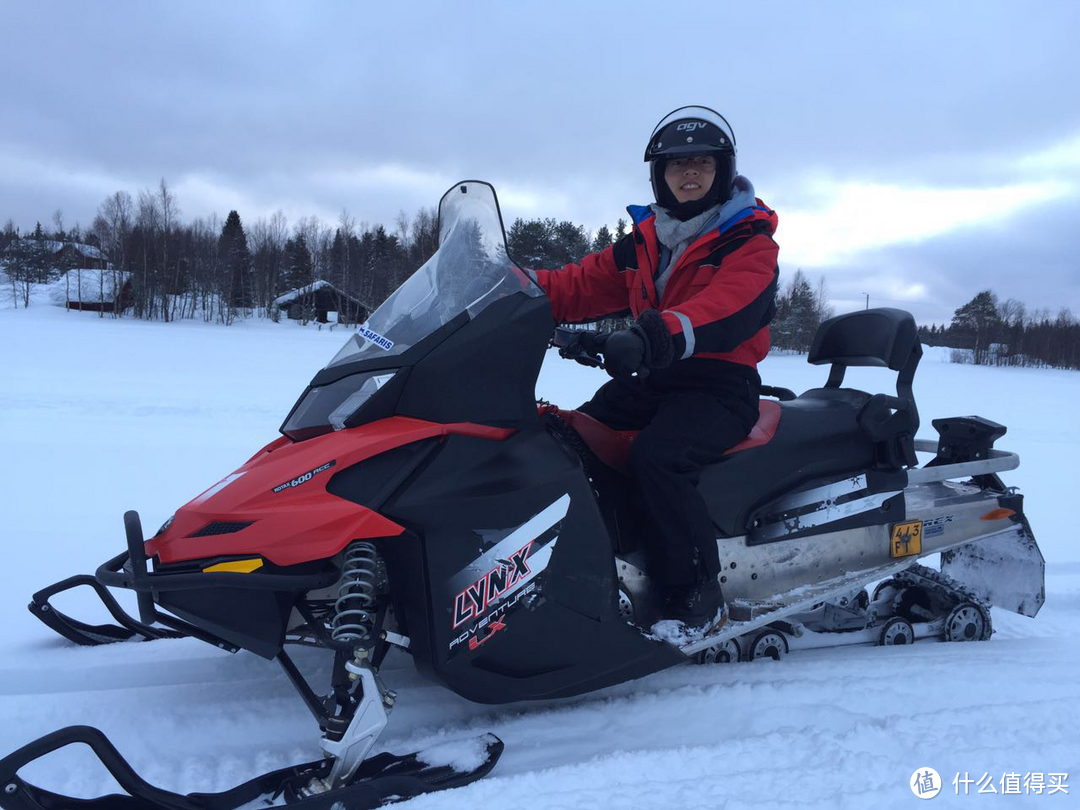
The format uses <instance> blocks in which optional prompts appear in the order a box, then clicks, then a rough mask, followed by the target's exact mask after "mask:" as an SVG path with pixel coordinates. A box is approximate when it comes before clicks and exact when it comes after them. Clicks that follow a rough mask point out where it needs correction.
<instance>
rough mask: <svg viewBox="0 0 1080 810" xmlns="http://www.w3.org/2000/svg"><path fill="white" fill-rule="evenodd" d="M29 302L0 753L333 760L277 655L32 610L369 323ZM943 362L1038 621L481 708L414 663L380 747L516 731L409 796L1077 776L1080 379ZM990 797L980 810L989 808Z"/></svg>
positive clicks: (897, 786)
mask: <svg viewBox="0 0 1080 810" xmlns="http://www.w3.org/2000/svg"><path fill="white" fill-rule="evenodd" d="M7 307H8V308H3V309H0V344H2V345H4V346H5V347H7V351H6V352H5V355H4V361H3V376H2V382H0V427H2V428H3V429H2V430H0V458H2V459H3V460H4V461H5V462H6V463H5V468H6V473H7V475H6V476H5V480H4V485H3V487H2V488H0V508H2V510H3V514H4V517H5V531H4V533H3V545H2V548H3V553H4V562H5V565H4V566H3V569H2V570H0V615H2V617H3V634H2V636H0V652H2V655H0V718H2V719H3V722H2V723H0V756H2V755H4V754H6V753H8V752H10V751H12V750H14V749H15V748H17V747H18V746H20V745H23V744H25V743H26V742H28V741H30V740H31V739H34V738H36V737H38V736H40V735H42V734H45V733H47V732H50V731H53V730H55V729H57V728H60V727H62V726H66V725H72V724H88V725H93V726H97V727H99V728H101V729H102V730H103V731H104V732H105V733H106V734H108V735H109V736H110V738H111V739H112V740H113V742H114V743H115V744H116V745H117V747H118V748H119V750H120V751H121V753H122V754H124V755H125V756H126V757H127V758H128V759H129V761H130V762H131V764H132V765H133V766H134V767H135V768H136V769H137V770H138V771H139V772H140V773H141V774H142V775H143V776H144V777H145V778H146V779H147V780H148V781H150V782H151V783H153V784H156V785H159V786H161V787H164V788H167V789H170V790H176V791H180V792H188V791H197V790H198V791H214V790H222V789H224V788H227V787H230V786H232V785H235V784H237V783H239V782H242V781H244V780H246V779H249V778H251V777H252V776H254V775H256V774H258V773H262V772H265V771H268V770H270V769H273V768H279V767H283V766H285V765H289V764H294V763H297V762H303V761H308V760H311V759H315V758H317V757H318V730H317V728H316V727H315V724H314V723H313V722H312V720H311V717H310V716H309V714H308V713H307V710H306V709H305V708H304V706H303V704H302V703H301V701H300V700H299V698H298V697H297V696H296V695H295V693H294V692H293V689H292V687H291V686H290V684H289V683H288V681H287V680H286V678H285V676H284V675H283V674H282V672H281V671H280V669H279V668H278V667H277V666H276V665H275V664H273V663H271V662H267V661H265V660H263V659H260V658H258V657H256V656H253V655H249V654H247V653H240V654H238V655H235V656H232V655H229V654H227V653H224V652H221V651H219V650H217V649H214V648H211V647H209V646H208V645H205V644H201V643H199V642H197V641H194V640H192V639H181V640H176V641H157V642H152V643H148V644H135V643H133V644H121V645H113V646H110V647H106V648H78V647H74V646H72V645H70V644H68V643H67V642H65V641H64V640H62V639H60V638H59V637H58V636H55V635H54V634H52V633H51V631H49V630H47V629H46V628H45V627H44V626H43V625H41V624H40V623H39V622H37V620H36V619H34V618H33V617H32V616H31V615H30V614H29V612H28V611H27V610H26V604H27V602H28V601H29V596H30V594H31V593H32V592H33V591H34V590H36V589H38V588H41V587H44V586H45V585H47V584H50V583H52V582H54V581H56V580H58V579H60V578H63V577H66V576H69V575H71V574H75V573H83V572H92V571H93V570H94V569H95V568H96V567H97V565H99V564H100V563H101V562H102V561H103V560H105V559H106V558H108V557H111V556H113V555H114V554H116V553H117V552H118V551H119V550H120V549H121V548H122V546H123V539H122V521H121V516H122V514H123V512H124V511H125V510H126V509H131V508H135V509H138V510H139V511H140V513H141V515H142V517H143V522H144V525H145V526H146V527H147V528H148V529H153V528H156V527H157V526H158V525H159V524H160V523H162V522H163V521H164V520H165V519H166V518H168V517H169V515H170V514H172V512H173V510H174V509H175V508H176V506H177V505H179V504H181V503H184V502H186V501H187V500H189V499H190V498H192V497H194V496H195V495H197V494H198V493H199V492H201V491H202V490H203V489H205V488H206V486H208V485H209V484H211V483H212V482H214V481H217V480H219V479H220V478H221V477H222V476H224V475H226V474H228V473H229V472H230V471H232V470H234V469H235V468H236V467H237V466H239V465H240V464H242V463H243V462H244V461H245V460H246V459H247V458H248V457H249V456H250V455H251V454H252V453H253V452H254V451H255V450H256V449H257V448H259V447H261V446H262V445H263V444H265V443H266V442H267V441H269V440H271V439H273V438H274V437H275V436H276V435H277V433H276V430H277V427H278V425H279V424H280V421H281V419H282V418H283V417H284V415H285V414H286V413H287V411H288V410H289V408H290V407H291V405H292V404H293V402H294V400H295V398H296V396H297V395H298V394H299V393H300V391H301V390H302V388H303V386H304V385H305V384H306V383H307V381H308V380H309V379H310V378H311V376H312V375H313V374H314V373H315V371H316V370H318V369H319V368H322V367H323V366H324V365H325V364H326V361H327V360H328V359H329V358H330V357H331V356H333V354H334V353H335V352H336V351H337V349H338V348H339V347H340V345H341V343H343V342H344V340H345V334H348V333H347V332H345V333H344V334H343V332H342V330H340V329H335V330H333V331H331V330H327V329H325V328H324V329H322V330H317V329H314V328H311V327H306V328H305V327H300V326H299V325H297V324H295V323H292V322H289V323H281V324H272V323H265V322H238V323H236V324H234V325H233V326H230V327H223V326H217V325H207V324H202V323H190V322H180V323H172V324H159V323H145V322H140V321H136V320H133V319H129V318H122V319H114V318H110V317H105V318H99V317H98V315H97V314H96V313H81V312H71V311H65V310H61V309H57V308H53V307H48V306H39V305H37V304H35V305H33V306H31V307H30V308H29V309H26V310H24V309H22V308H19V309H18V310H13V309H11V308H10V304H7ZM947 361H948V350H932V351H928V352H927V355H926V357H925V358H924V361H923V364H922V368H921V369H920V371H919V373H918V375H917V377H916V382H915V393H916V397H917V399H918V402H919V406H920V413H921V415H922V419H923V424H924V429H923V430H921V431H920V437H922V438H934V436H935V434H934V432H933V430H932V428H931V427H930V421H931V419H932V418H935V417H937V416H946V415H958V414H971V413H978V414H980V415H983V416H986V417H988V418H991V419H994V420H995V421H998V422H1001V423H1003V424H1006V425H1008V426H1009V432H1008V434H1007V435H1006V436H1005V437H1004V438H1003V439H1002V440H1001V441H1000V442H999V446H1001V447H1002V448H1004V449H1008V450H1014V451H1017V452H1018V453H1019V454H1020V458H1021V466H1020V468H1019V469H1018V470H1016V471H1013V472H1010V473H1007V474H1005V475H1004V478H1005V479H1006V482H1007V483H1010V484H1015V485H1017V486H1020V487H1021V488H1022V491H1023V492H1024V494H1025V496H1026V509H1027V512H1028V515H1029V517H1030V519H1031V523H1032V526H1033V528H1034V530H1035V532H1036V535H1037V536H1038V538H1039V542H1040V545H1041V547H1042V549H1043V553H1044V554H1045V556H1046V559H1047V580H1046V590H1047V602H1046V605H1045V607H1044V608H1043V610H1042V612H1041V613H1040V615H1039V616H1038V617H1037V618H1036V619H1027V618H1024V617H1021V616H1017V615H1015V614H1011V613H1006V612H1002V611H998V610H995V612H994V623H995V627H996V630H997V632H996V634H995V636H994V637H993V639H991V640H990V641H987V642H982V643H972V644H941V643H934V642H920V643H918V644H916V645H914V646H910V647H891V648H869V647H851V648H846V649H840V650H807V651H800V652H795V653H792V654H791V655H790V656H788V657H787V658H786V659H784V660H783V661H780V662H773V661H763V662H756V663H753V664H729V665H713V666H680V667H676V668H673V669H670V670H667V671H664V672H660V673H656V674H654V675H652V676H649V677H646V678H642V679H639V680H636V681H632V682H629V683H625V684H621V685H619V686H615V687H611V688H609V689H605V690H603V691H601V692H598V693H594V694H591V695H585V696H581V697H577V698H572V699H565V700H558V701H548V702H535V703H528V704H514V705H509V706H484V705H478V704H473V703H470V702H468V701H466V700H464V699H462V698H459V697H457V696H456V695H454V694H452V693H450V692H448V691H447V690H446V689H444V688H442V687H440V686H438V685H436V684H433V683H429V682H427V681H425V680H423V679H422V678H421V677H420V676H419V675H418V674H417V673H416V672H415V670H414V669H413V667H412V666H411V663H410V661H409V660H408V658H407V656H404V655H401V656H397V657H393V656H392V657H391V658H390V659H389V660H388V662H387V666H386V667H385V668H384V670H383V678H384V681H385V682H386V684H387V686H388V687H390V688H392V689H394V690H395V691H397V692H398V695H399V697H398V701H397V706H396V708H395V710H394V712H393V714H392V716H391V718H390V724H389V726H388V728H387V730H386V733H385V734H384V735H383V737H382V738H381V739H380V741H379V743H378V746H379V749H380V750H391V751H396V752H406V751H415V750H422V749H431V748H432V747H435V746H446V748H445V749H436V750H437V751H438V750H442V751H443V754H444V761H454V762H459V759H458V757H461V756H465V754H467V753H468V750H469V748H468V745H469V743H468V742H467V740H468V739H469V738H473V737H476V736H477V735H479V734H482V733H484V732H493V733H495V734H496V735H498V736H499V737H500V738H501V739H502V740H503V741H504V742H505V743H506V752H505V754H504V755H503V758H502V759H501V760H500V762H499V764H498V765H497V766H496V768H495V770H494V771H493V772H492V774H491V775H490V776H488V777H486V778H485V779H483V780H481V781H479V782H477V783H476V784H474V785H472V786H469V787H467V788H462V789H459V790H455V791H450V792H446V793H441V794H435V795H431V796H425V797H420V798H418V799H415V800H413V801H412V802H410V803H408V804H406V805H402V806H403V807H407V808H410V809H412V808H416V809H417V810H419V809H420V808H439V809H440V810H454V809H455V808H470V810H471V808H473V807H476V806H492V807H509V806H513V805H516V804H526V803H527V804H528V805H529V806H530V807H531V808H533V810H555V809H556V808H559V809H560V810H562V809H565V808H600V807H615V808H642V809H643V810H644V809H649V808H656V809H657V810H660V808H664V810H667V808H672V807H679V808H720V807H730V808H742V807H748V806H754V807H766V808H796V807H798V808H807V807H811V808H813V807H822V808H847V807H850V808H856V807H858V808H862V807H867V806H872V807H900V806H908V805H909V804H910V803H911V802H914V801H916V800H915V798H914V796H913V795H912V793H911V791H910V789H909V787H908V780H909V779H910V776H911V774H912V772H913V771H914V770H915V769H916V768H923V767H931V768H934V769H936V770H937V771H938V772H939V773H940V774H941V775H942V777H943V778H944V780H945V782H946V785H945V789H944V790H943V791H942V796H941V797H939V799H938V801H939V803H942V804H945V805H947V806H951V804H955V803H959V802H961V801H964V800H963V799H961V798H959V797H957V796H955V795H954V794H953V787H952V784H951V782H952V778H953V776H954V775H955V774H957V773H960V774H961V775H963V774H964V773H965V772H967V773H969V774H970V775H971V777H972V778H975V779H978V778H980V777H981V776H982V775H983V774H984V773H988V774H990V775H991V776H992V777H993V779H994V780H995V784H996V783H997V780H999V779H1000V778H1001V777H1002V776H1003V775H1004V774H1006V773H1012V772H1017V773H1019V774H1020V776H1021V777H1023V776H1024V775H1025V774H1026V773H1028V772H1041V773H1045V774H1049V773H1051V772H1057V773H1069V774H1070V776H1072V781H1076V780H1077V779H1078V778H1080V745H1078V744H1077V728H1080V681H1078V678H1077V676H1076V673H1077V672H1078V671H1080V652H1078V649H1080V646H1078V641H1080V639H1078V635H1080V631H1078V627H1080V544H1077V543H1076V538H1075V533H1076V529H1075V527H1074V525H1073V521H1074V519H1075V518H1074V512H1073V510H1072V508H1071V507H1072V505H1073V498H1074V497H1075V496H1076V495H1075V482H1076V474H1075V472H1074V468H1073V465H1074V463H1075V459H1076V457H1077V454H1078V450H1080V425H1078V424H1077V423H1076V422H1075V421H1074V420H1072V419H1071V418H1069V417H1068V415H1067V414H1068V413H1070V412H1071V411H1072V406H1073V404H1074V403H1075V402H1076V401H1077V400H1078V399H1080V374H1077V373H1075V372H1067V371H1054V370H1046V369H1015V368H987V367H979V366H970V365H953V364H950V363H948V362H947ZM762 372H763V376H764V378H765V381H766V382H768V383H772V384H776V385H783V386H787V387H789V388H792V389H794V390H796V391H802V390H805V389H806V388H810V387H816V386H818V385H820V384H821V383H822V382H823V381H824V379H825V376H826V374H827V369H825V368H821V367H813V366H810V365H808V364H807V363H806V362H805V358H804V357H798V356H782V357H774V358H770V359H768V360H767V361H766V362H765V363H764V364H763V367H762ZM604 379H605V378H604V376H603V375H602V373H601V372H597V371H595V370H590V369H586V368H584V367H581V366H578V365H576V364H573V363H569V362H566V361H561V360H559V359H558V358H557V357H556V356H554V355H552V356H549V358H548V360H547V362H546V363H545V366H544V368H543V371H542V373H541V378H540V381H539V384H538V394H539V395H542V396H544V397H546V398H548V399H550V400H552V401H554V402H555V403H556V404H559V405H562V406H567V407H573V406H576V405H577V404H579V403H580V402H581V401H582V400H584V399H585V398H587V397H588V395H589V394H590V392H591V391H592V390H593V389H594V388H595V387H596V386H597V385H598V384H600V383H601V382H602V381H603V380H604ZM893 379H894V375H893V374H892V373H891V372H886V371H882V370H874V369H870V370H853V371H851V372H849V377H848V382H849V383H850V384H852V385H857V386H859V387H867V388H870V389H871V390H884V391H890V390H891V386H892V384H893ZM121 596H122V597H123V599H122V601H123V602H124V604H126V605H127V606H129V607H132V608H133V600H130V599H128V598H127V596H128V594H122V595H121ZM58 607H60V608H61V609H66V610H69V611H70V612H72V613H75V614H77V615H80V616H84V617H91V618H93V617H99V616H100V617H101V619H102V620H103V619H104V618H105V617H104V615H103V614H104V611H103V610H101V609H100V608H98V607H95V606H94V600H93V599H91V598H90V597H89V596H88V595H80V594H69V595H68V596H67V598H66V599H62V600H60V601H59V604H58ZM296 659H297V661H298V663H299V665H300V666H301V668H302V669H303V670H304V672H305V673H306V674H307V675H308V676H309V677H310V678H311V679H312V680H313V681H315V682H316V683H320V684H321V683H322V682H323V681H324V679H326V678H327V677H328V674H329V662H328V660H327V659H326V656H325V655H323V654H321V653H319V652H318V651H308V650H300V651H298V652H297V654H296ZM446 757H449V758H450V759H449V760H446ZM23 776H24V777H26V778H27V779H29V780H30V781H33V782H37V783H39V784H42V785H43V786H45V787H48V788H50V789H53V790H58V791H61V792H65V793H71V794H74V795H78V796H93V795H99V794H102V793H108V792H111V791H113V790H116V787H115V786H114V784H113V783H112V781H111V779H110V777H109V776H108V774H107V773H106V771H105V770H104V769H103V768H102V767H101V766H100V765H98V764H97V763H96V761H95V760H94V759H93V758H92V757H91V755H90V754H89V753H88V752H87V751H85V750H78V749H76V748H72V749H68V750H64V751H61V752H57V753H55V754H52V755H50V756H49V757H47V758H46V759H45V760H42V761H41V762H39V763H37V764H35V765H32V766H30V767H28V768H26V769H24V771H23ZM1066 781H1069V780H1066ZM998 789H999V792H1000V789H1001V788H1000V787H999V788H998ZM1077 790H1080V785H1077V786H1076V787H1073V788H1070V793H1075V792H1076V791H1077ZM961 791H962V789H961ZM972 793H974V787H973V788H972ZM1013 798H1015V804H1016V805H1017V806H1038V807H1042V806H1062V807H1064V806H1068V805H1069V801H1068V799H1069V797H1067V796H1063V795H1060V794H1059V795H1055V796H1047V795H1042V796H1039V797H1035V796H1023V797H1013ZM942 799H943V801H942ZM967 801H969V802H971V803H973V804H978V805H980V806H981V805H982V803H983V798H982V797H979V798H970V799H967ZM1003 801H1007V800H1003ZM985 803H987V804H994V801H993V800H991V799H986V800H985Z"/></svg>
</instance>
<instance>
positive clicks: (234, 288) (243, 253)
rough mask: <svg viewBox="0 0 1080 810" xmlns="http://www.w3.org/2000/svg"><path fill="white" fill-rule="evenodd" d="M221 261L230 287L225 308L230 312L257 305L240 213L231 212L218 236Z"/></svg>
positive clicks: (226, 281) (219, 258)
mask: <svg viewBox="0 0 1080 810" xmlns="http://www.w3.org/2000/svg"><path fill="white" fill-rule="evenodd" d="M218 261H219V262H221V267H222V273H221V276H220V277H221V279H222V280H223V282H224V283H225V284H227V285H228V287H227V295H226V306H227V308H228V310H229V312H230V313H232V312H234V311H235V310H237V309H241V308H250V307H252V306H254V304H255V301H254V290H253V289H252V283H251V254H250V252H249V251H248V244H247V236H246V235H245V233H244V226H243V225H242V224H241V222H240V214H238V213H237V212H236V211H230V212H229V216H227V217H226V218H225V225H224V227H222V229H221V236H220V237H218Z"/></svg>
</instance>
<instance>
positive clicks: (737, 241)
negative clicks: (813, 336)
mask: <svg viewBox="0 0 1080 810" xmlns="http://www.w3.org/2000/svg"><path fill="white" fill-rule="evenodd" d="M735 154H736V152H735V137H734V134H733V133H732V130H731V127H730V125H729V124H728V122H727V120H726V119H725V118H724V117H723V116H722V115H720V114H719V113H718V112H716V111H715V110H712V109H710V108H707V107H699V106H689V107H681V108H679V109H677V110H675V111H673V112H671V113H669V114H668V115H666V116H665V117H664V118H663V119H662V120H661V121H660V123H659V124H657V126H656V127H655V129H654V130H653V133H652V135H651V137H650V138H649V143H648V146H647V147H646V149H645V161H646V162H647V163H649V176H650V179H651V181H652V190H653V194H654V195H655V198H656V201H655V202H654V203H653V204H651V205H649V206H630V207H629V208H628V209H627V211H628V212H629V213H630V215H631V218H632V220H633V223H634V224H633V230H632V231H631V232H630V233H628V234H627V235H626V236H624V237H623V238H621V239H620V240H619V241H617V242H616V243H615V244H614V245H612V246H610V247H608V248H606V249H604V250H602V251H600V252H598V253H593V254H591V255H589V256H586V257H585V258H583V259H582V260H581V262H580V263H576V264H568V265H566V266H565V267H563V268H561V269H559V270H534V271H531V272H532V273H533V274H534V278H535V280H536V281H537V283H538V284H539V285H540V286H541V287H543V289H544V291H545V292H546V293H547V295H548V297H549V298H550V300H551V306H552V309H553V310H554V314H555V318H556V319H557V320H559V321H563V322H581V321H589V320H594V319H597V318H602V317H605V316H609V315H612V314H617V313H623V312H625V311H626V310H627V309H628V308H629V312H630V314H632V315H633V316H634V318H635V319H636V320H635V322H634V323H633V324H632V325H631V326H630V327H629V328H627V329H621V330H619V331H616V332H613V333H610V334H601V335H597V336H595V337H593V338H591V340H592V341H593V348H594V349H595V350H596V351H598V352H599V353H601V354H602V355H603V357H604V361H605V366H606V368H607V370H608V372H609V373H610V374H611V376H612V377H613V379H612V380H611V381H609V382H608V383H606V384H605V385H603V386H602V387H601V388H600V389H599V390H597V392H596V393H595V395H594V396H593V398H592V399H591V400H590V401H589V402H587V403H586V404H585V405H583V406H582V407H581V408H580V409H579V410H581V411H582V412H584V413H585V414H587V415H588V416H591V417H592V418H594V419H596V420H598V421H600V422H603V423H604V424H606V425H608V426H609V427H612V428H615V429H618V430H640V431H641V432H640V433H639V435H638V436H637V438H636V439H635V440H634V443H633V444H632V446H631V450H630V470H631V473H632V476H633V478H634V480H635V482H636V484H637V486H638V488H639V490H640V498H641V502H642V504H643V506H644V507H645V513H646V515H647V516H648V521H649V524H650V525H649V526H648V529H649V531H648V537H649V540H648V551H649V555H650V564H651V566H652V569H653V571H652V573H653V575H654V577H655V578H656V581H657V582H658V583H659V586H660V589H661V596H662V602H663V604H664V615H665V616H666V617H668V618H669V619H674V620H677V621H680V622H682V623H683V625H684V626H685V628H686V629H687V630H690V631H702V630H709V629H710V628H715V627H717V626H719V625H720V624H721V623H722V622H723V621H724V620H725V619H726V605H725V602H724V597H723V594H722V591H721V587H720V583H719V581H718V577H719V575H720V561H719V556H718V553H717V546H716V532H715V529H714V527H713V524H712V520H711V519H710V517H709V513H708V510H707V507H706V505H705V501H704V500H703V499H702V497H701V495H700V494H699V493H698V491H697V484H698V480H699V478H700V473H701V470H702V468H703V467H704V466H705V465H707V464H710V463H712V462H715V461H718V460H719V459H720V458H721V457H722V456H723V454H724V452H725V451H726V450H728V449H729V448H731V447H733V446H734V445H736V444H737V443H738V442H739V441H741V440H742V439H743V438H744V437H745V436H746V435H747V434H748V433H749V432H750V430H751V429H752V428H753V426H754V423H755V422H756V420H757V418H758V392H759V387H760V385H761V378H760V377H759V376H758V373H757V363H758V362H760V361H761V360H762V359H763V358H764V357H765V355H766V354H767V353H768V351H769V328H768V324H769V321H770V320H771V319H772V317H773V315H774V314H775V311H776V305H775V298H776V289H777V277H778V267H777V253H778V247H777V244H776V242H774V241H773V238H772V237H773V234H774V233H775V231H776V225H777V216H776V213H775V212H774V211H772V210H771V209H769V208H768V207H766V206H765V204H764V203H762V201H761V200H759V199H757V198H756V197H755V196H754V188H753V185H752V184H751V183H750V181H749V180H748V179H746V178H745V177H743V176H741V175H738V174H736V171H735Z"/></svg>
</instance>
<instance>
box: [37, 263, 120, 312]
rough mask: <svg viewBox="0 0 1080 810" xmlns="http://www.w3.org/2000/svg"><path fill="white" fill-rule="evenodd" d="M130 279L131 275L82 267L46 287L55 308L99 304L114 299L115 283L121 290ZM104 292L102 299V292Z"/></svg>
mask: <svg viewBox="0 0 1080 810" xmlns="http://www.w3.org/2000/svg"><path fill="white" fill-rule="evenodd" d="M130 278H131V273H118V272H116V271H115V270H98V269H97V268H93V267H82V268H78V269H76V270H69V271H68V272H67V273H65V274H64V275H63V276H61V277H60V279H59V280H57V281H54V282H52V283H51V284H49V285H48V293H49V299H50V300H51V301H52V302H53V303H54V304H56V305H57V306H60V307H62V306H65V305H66V304H67V302H68V301H71V302H73V303H78V302H82V303H84V304H100V303H101V302H102V301H106V302H112V301H114V300H115V299H116V282H117V281H119V282H120V285H119V286H120V289H123V287H124V285H125V284H127V282H128V279H130ZM103 290H104V297H103V296H102V291H103Z"/></svg>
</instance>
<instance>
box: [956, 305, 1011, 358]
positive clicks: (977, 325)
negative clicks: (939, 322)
mask: <svg viewBox="0 0 1080 810" xmlns="http://www.w3.org/2000/svg"><path fill="white" fill-rule="evenodd" d="M1000 328H1001V318H1000V316H999V314H998V303H997V296H996V295H994V294H993V293H992V292H991V291H990V290H983V291H982V292H980V293H978V294H976V296H975V297H974V298H972V299H971V300H970V301H968V302H967V303H966V304H964V305H963V306H962V307H959V308H958V309H957V310H956V311H955V312H953V319H952V331H953V333H954V334H955V335H957V336H958V337H960V338H961V339H962V340H965V341H966V342H967V343H968V344H969V345H970V346H971V349H972V351H973V352H974V355H975V357H974V359H975V362H976V363H984V362H986V359H987V356H986V355H987V349H988V348H989V347H990V344H991V343H992V342H994V340H995V338H996V336H997V333H998V331H1000Z"/></svg>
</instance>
